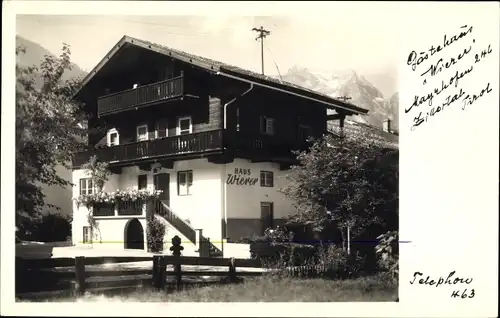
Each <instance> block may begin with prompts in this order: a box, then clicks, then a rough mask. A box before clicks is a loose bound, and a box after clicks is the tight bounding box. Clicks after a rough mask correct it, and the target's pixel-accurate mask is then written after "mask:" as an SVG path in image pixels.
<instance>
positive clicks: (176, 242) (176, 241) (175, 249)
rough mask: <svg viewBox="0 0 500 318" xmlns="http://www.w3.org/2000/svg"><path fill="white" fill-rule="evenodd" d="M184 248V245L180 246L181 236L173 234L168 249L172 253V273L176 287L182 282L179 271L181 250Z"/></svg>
mask: <svg viewBox="0 0 500 318" xmlns="http://www.w3.org/2000/svg"><path fill="white" fill-rule="evenodd" d="M183 249H184V247H182V246H181V238H180V237H179V236H177V235H176V236H174V237H173V238H172V246H171V247H170V250H171V251H172V255H173V256H175V257H174V261H173V263H174V273H175V277H176V284H177V287H179V286H180V284H181V282H182V272H181V259H180V257H181V251H182V250H183Z"/></svg>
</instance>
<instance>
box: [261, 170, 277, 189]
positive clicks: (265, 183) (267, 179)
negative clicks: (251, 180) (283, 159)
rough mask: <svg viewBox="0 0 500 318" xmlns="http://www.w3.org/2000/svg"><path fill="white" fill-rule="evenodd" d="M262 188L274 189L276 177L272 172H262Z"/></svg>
mask: <svg viewBox="0 0 500 318" xmlns="http://www.w3.org/2000/svg"><path fill="white" fill-rule="evenodd" d="M260 186H261V187H274V175H273V173H272V172H271V171H261V172H260Z"/></svg>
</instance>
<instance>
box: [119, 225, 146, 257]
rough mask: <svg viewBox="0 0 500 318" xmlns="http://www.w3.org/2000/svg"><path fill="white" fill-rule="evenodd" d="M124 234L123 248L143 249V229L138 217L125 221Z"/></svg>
mask: <svg viewBox="0 0 500 318" xmlns="http://www.w3.org/2000/svg"><path fill="white" fill-rule="evenodd" d="M124 234H125V235H124V236H125V239H124V242H125V249H135V250H143V249H144V229H143V228H142V224H141V222H139V220H138V219H132V220H130V221H128V222H127V224H126V225H125V230H124Z"/></svg>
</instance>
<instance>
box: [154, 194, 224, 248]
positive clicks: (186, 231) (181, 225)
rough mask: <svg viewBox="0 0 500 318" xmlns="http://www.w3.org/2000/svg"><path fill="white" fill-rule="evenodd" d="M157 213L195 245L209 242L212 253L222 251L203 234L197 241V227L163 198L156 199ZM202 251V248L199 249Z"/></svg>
mask: <svg viewBox="0 0 500 318" xmlns="http://www.w3.org/2000/svg"><path fill="white" fill-rule="evenodd" d="M155 206H156V207H155V208H156V209H155V210H156V213H157V214H159V215H161V216H162V217H164V218H165V219H166V220H167V221H168V222H169V223H170V224H171V225H172V226H173V227H174V228H175V229H176V230H177V231H179V232H180V233H181V234H182V235H184V236H185V237H186V238H187V239H188V240H190V241H191V242H192V243H193V244H194V245H196V246H198V247H199V246H200V245H201V244H202V243H205V242H208V243H209V244H210V254H220V253H222V251H221V250H220V249H219V248H217V247H216V246H215V245H213V244H212V243H211V242H210V241H209V240H208V239H207V238H205V237H204V236H203V235H201V236H200V238H199V240H200V241H201V242H197V241H196V229H195V228H194V227H192V226H191V224H189V223H187V222H186V221H184V220H183V219H182V218H181V217H180V216H179V215H178V214H177V213H175V212H174V211H172V209H171V208H170V207H169V206H168V205H167V204H165V202H163V201H161V200H156V202H155ZM199 252H200V253H202V250H201V249H199Z"/></svg>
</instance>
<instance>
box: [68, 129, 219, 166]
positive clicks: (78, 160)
mask: <svg viewBox="0 0 500 318" xmlns="http://www.w3.org/2000/svg"><path fill="white" fill-rule="evenodd" d="M222 132H223V131H222V130H210V131H204V132H199V133H194V134H187V135H179V136H173V137H166V138H159V139H152V140H145V141H140V142H134V143H129V144H124V145H118V146H113V147H104V148H100V149H95V150H92V151H85V152H80V153H76V154H75V156H74V158H73V166H81V165H82V164H84V163H86V162H87V161H88V160H89V158H90V157H91V156H92V155H96V156H97V159H98V160H99V161H105V162H110V163H113V162H120V161H131V160H138V159H147V158H155V157H163V156H172V155H181V154H190V153H201V152H205V151H212V150H218V149H222V147H223V142H222Z"/></svg>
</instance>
